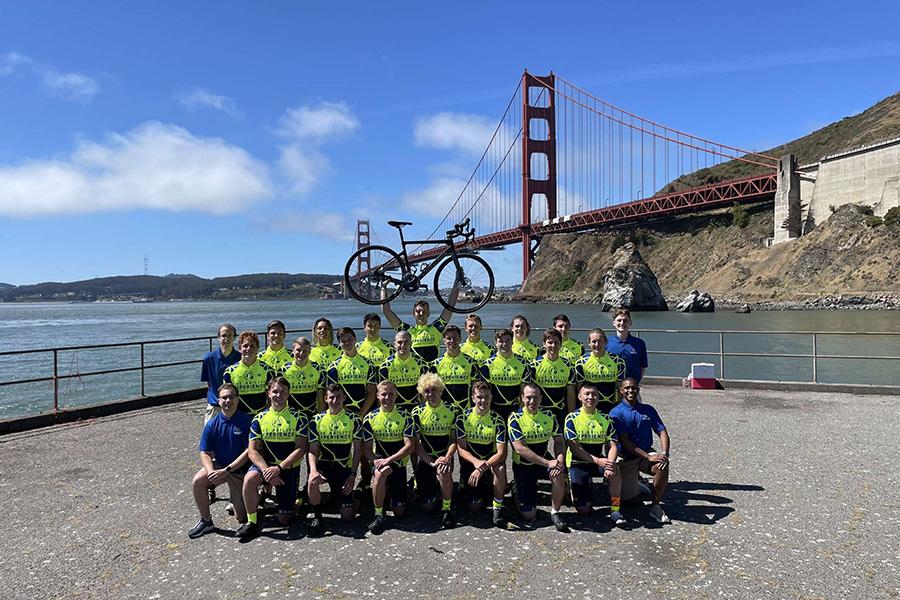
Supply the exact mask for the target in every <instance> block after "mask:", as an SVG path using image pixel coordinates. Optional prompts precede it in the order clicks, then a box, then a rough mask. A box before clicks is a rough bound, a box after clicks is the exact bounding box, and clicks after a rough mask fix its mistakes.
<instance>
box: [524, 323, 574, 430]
mask: <svg viewBox="0 0 900 600" xmlns="http://www.w3.org/2000/svg"><path fill="white" fill-rule="evenodd" d="M543 341H544V353H543V354H542V355H541V356H540V357H539V358H538V359H537V360H536V361H535V362H534V363H533V364H532V381H534V383H536V384H537V385H538V386H539V387H540V388H541V397H542V398H543V401H542V407H543V408H544V410H548V411H550V413H551V414H552V415H553V418H555V419H556V424H557V426H558V427H559V430H560V431H562V430H563V426H564V424H565V421H566V415H567V414H569V413H570V412H572V411H573V410H575V401H576V395H575V370H574V369H573V368H572V367H571V366H569V363H568V361H566V360H565V359H564V358H562V357H561V356H560V354H559V353H560V349H561V347H562V336H561V335H560V333H559V331H557V330H556V329H547V330H546V331H544V337H543Z"/></svg>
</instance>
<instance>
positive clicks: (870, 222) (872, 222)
mask: <svg viewBox="0 0 900 600" xmlns="http://www.w3.org/2000/svg"><path fill="white" fill-rule="evenodd" d="M883 222H884V220H883V219H882V218H881V217H876V216H874V215H869V216H867V217H866V221H865V223H866V227H878V226H879V225H881V224H882V223H883Z"/></svg>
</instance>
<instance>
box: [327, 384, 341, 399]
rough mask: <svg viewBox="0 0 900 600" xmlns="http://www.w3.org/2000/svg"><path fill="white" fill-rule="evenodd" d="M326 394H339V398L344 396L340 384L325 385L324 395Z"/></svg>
mask: <svg viewBox="0 0 900 600" xmlns="http://www.w3.org/2000/svg"><path fill="white" fill-rule="evenodd" d="M328 392H331V393H332V394H336V393H338V392H340V393H341V396H345V394H344V388H343V387H341V384H339V383H329V384H328V385H326V386H325V393H326V394H327V393H328Z"/></svg>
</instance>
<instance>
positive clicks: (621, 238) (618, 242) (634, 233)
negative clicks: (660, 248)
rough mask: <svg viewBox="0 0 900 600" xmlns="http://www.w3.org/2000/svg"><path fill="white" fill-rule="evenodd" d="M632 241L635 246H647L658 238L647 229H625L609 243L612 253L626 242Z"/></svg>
mask: <svg viewBox="0 0 900 600" xmlns="http://www.w3.org/2000/svg"><path fill="white" fill-rule="evenodd" d="M628 242H631V243H632V244H634V245H635V246H638V247H641V248H646V247H648V246H652V245H653V244H655V243H656V238H655V237H654V236H653V234H652V233H650V232H649V231H647V230H646V229H632V230H631V231H627V232H626V231H623V232H621V233H619V235H617V236H616V237H614V238H613V241H612V242H610V244H609V251H610V253H612V252H615V251H616V250H618V249H619V248H621V247H622V246H624V245H625V244H626V243H628Z"/></svg>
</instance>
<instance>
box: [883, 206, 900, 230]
mask: <svg viewBox="0 0 900 600" xmlns="http://www.w3.org/2000/svg"><path fill="white" fill-rule="evenodd" d="M884 224H885V225H887V226H888V227H894V226H896V225H900V206H895V207H894V208H892V209H890V210H888V211H887V212H886V213H885V214H884Z"/></svg>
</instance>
